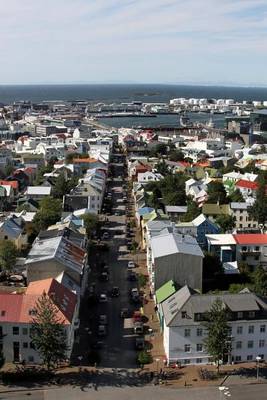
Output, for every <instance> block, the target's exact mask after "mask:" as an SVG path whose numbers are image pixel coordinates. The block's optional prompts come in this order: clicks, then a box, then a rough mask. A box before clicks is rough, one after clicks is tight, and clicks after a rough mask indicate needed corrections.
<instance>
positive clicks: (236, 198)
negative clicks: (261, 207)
mask: <svg viewBox="0 0 267 400" xmlns="http://www.w3.org/2000/svg"><path fill="white" fill-rule="evenodd" d="M228 198H229V201H231V202H236V203H243V202H244V198H243V196H242V193H241V192H240V190H239V189H236V190H235V191H234V192H233V193H231V194H230V195H229V196H228Z"/></svg>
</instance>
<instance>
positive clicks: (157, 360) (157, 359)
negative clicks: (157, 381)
mask: <svg viewBox="0 0 267 400" xmlns="http://www.w3.org/2000/svg"><path fill="white" fill-rule="evenodd" d="M155 361H156V363H157V375H158V373H159V361H160V359H159V358H156V360H155Z"/></svg>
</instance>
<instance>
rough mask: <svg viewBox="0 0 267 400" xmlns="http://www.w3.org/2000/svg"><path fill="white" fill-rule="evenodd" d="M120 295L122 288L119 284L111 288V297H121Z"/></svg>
mask: <svg viewBox="0 0 267 400" xmlns="http://www.w3.org/2000/svg"><path fill="white" fill-rule="evenodd" d="M119 295H120V289H119V288H118V286H114V287H113V288H112V289H111V292H110V296H111V297H119Z"/></svg>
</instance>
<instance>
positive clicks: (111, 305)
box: [73, 164, 137, 369]
mask: <svg viewBox="0 0 267 400" xmlns="http://www.w3.org/2000/svg"><path fill="white" fill-rule="evenodd" d="M122 167H123V166H122V164H114V172H115V179H114V180H113V181H109V182H108V186H109V188H108V191H109V192H111V193H112V201H113V211H112V215H111V216H108V219H109V223H108V224H107V225H106V226H105V230H106V231H108V232H109V233H110V238H109V240H107V244H108V246H109V251H108V252H105V253H101V254H100V253H99V254H93V255H92V254H89V259H90V266H91V268H92V272H91V273H90V276H89V282H88V286H90V285H91V284H92V283H95V288H96V293H97V294H100V293H106V294H108V301H107V303H98V304H96V305H93V306H92V305H91V306H89V305H88V302H87V299H85V300H83V302H82V305H81V311H80V328H79V337H78V342H77V343H76V345H75V348H74V356H73V359H74V360H76V363H78V364H80V365H88V354H89V352H90V349H91V348H92V344H94V343H95V342H96V341H99V340H100V341H102V342H103V346H102V347H103V348H102V349H99V350H98V352H99V354H100V358H101V361H100V364H99V365H98V367H102V368H104V367H109V368H127V369H132V368H136V367H137V364H136V357H137V352H136V350H135V335H133V333H132V332H126V331H125V330H124V329H123V319H122V318H121V317H120V310H121V309H122V308H124V307H126V308H129V309H131V310H134V309H135V308H134V305H133V304H131V303H130V299H129V290H130V288H132V287H136V283H135V282H129V281H127V263H128V261H129V260H130V259H131V256H130V254H129V252H128V251H127V248H126V238H125V230H126V226H125V205H124V203H123V200H122V197H123V191H122V185H123V183H125V182H124V181H123V180H122V179H121V178H118V177H119V176H122V172H123V169H122ZM118 212H119V214H120V215H115V213H118ZM103 262H105V263H106V264H107V265H108V266H109V268H110V274H109V276H110V279H109V281H108V282H101V281H100V280H99V274H100V265H101V263H103ZM113 286H118V287H119V289H120V296H119V297H118V298H111V297H110V296H109V293H110V290H111V289H112V287H113ZM101 314H106V315H107V317H108V334H107V336H106V337H98V336H97V328H98V317H99V315H101Z"/></svg>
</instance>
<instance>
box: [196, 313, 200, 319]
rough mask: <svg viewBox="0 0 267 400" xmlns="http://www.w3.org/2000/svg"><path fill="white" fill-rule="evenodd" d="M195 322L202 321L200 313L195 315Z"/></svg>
mask: <svg viewBox="0 0 267 400" xmlns="http://www.w3.org/2000/svg"><path fill="white" fill-rule="evenodd" d="M195 320H196V321H200V320H201V314H200V313H197V314H195Z"/></svg>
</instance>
